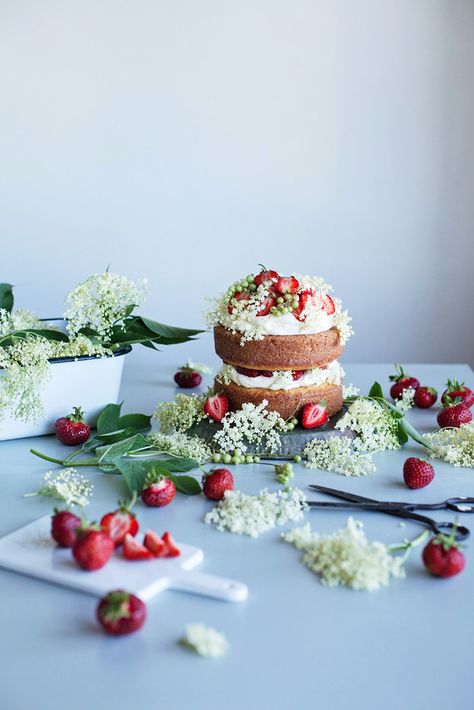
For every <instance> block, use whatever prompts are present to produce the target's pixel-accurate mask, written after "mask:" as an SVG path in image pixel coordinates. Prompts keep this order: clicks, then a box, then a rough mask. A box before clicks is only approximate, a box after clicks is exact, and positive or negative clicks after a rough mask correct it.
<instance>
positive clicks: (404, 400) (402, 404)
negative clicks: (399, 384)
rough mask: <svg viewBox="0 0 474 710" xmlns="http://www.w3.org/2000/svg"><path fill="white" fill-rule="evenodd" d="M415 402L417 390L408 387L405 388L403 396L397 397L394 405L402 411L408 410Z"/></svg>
mask: <svg viewBox="0 0 474 710" xmlns="http://www.w3.org/2000/svg"><path fill="white" fill-rule="evenodd" d="M414 403H415V390H414V389H413V387H407V388H406V389H404V390H403V392H402V396H401V397H400V398H399V399H396V400H395V402H394V406H395V407H396V408H397V409H398V410H400V412H403V413H405V412H408V411H409V410H410V409H411V408H412V407H413V405H414Z"/></svg>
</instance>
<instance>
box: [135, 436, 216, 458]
mask: <svg viewBox="0 0 474 710" xmlns="http://www.w3.org/2000/svg"><path fill="white" fill-rule="evenodd" d="M147 441H148V443H149V444H152V446H154V447H155V448H156V449H159V450H160V451H164V452H166V453H169V454H172V455H173V456H182V457H183V458H188V459H194V461H197V462H198V463H200V464H201V463H206V462H207V461H209V460H210V458H211V456H212V451H211V449H210V448H209V446H208V445H207V444H206V443H205V441H203V440H202V439H200V438H199V437H198V436H188V435H187V434H184V433H183V432H180V431H179V432H175V433H174V434H163V433H162V432H156V433H153V434H148V436H147Z"/></svg>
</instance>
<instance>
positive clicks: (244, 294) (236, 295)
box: [227, 291, 250, 314]
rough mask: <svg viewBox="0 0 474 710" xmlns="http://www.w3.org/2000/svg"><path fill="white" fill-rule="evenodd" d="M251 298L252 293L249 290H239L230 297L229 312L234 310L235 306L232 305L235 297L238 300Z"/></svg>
mask: <svg viewBox="0 0 474 710" xmlns="http://www.w3.org/2000/svg"><path fill="white" fill-rule="evenodd" d="M249 298H250V293H249V292H248V291H237V292H236V293H234V295H233V296H232V298H231V299H230V303H229V305H228V306H227V313H229V314H230V313H232V311H233V310H234V309H233V307H232V306H231V303H232V301H233V299H235V300H236V301H248V300H249Z"/></svg>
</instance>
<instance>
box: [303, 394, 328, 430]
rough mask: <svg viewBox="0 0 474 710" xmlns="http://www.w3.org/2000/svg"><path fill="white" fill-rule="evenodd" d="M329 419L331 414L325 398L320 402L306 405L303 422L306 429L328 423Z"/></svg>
mask: <svg viewBox="0 0 474 710" xmlns="http://www.w3.org/2000/svg"><path fill="white" fill-rule="evenodd" d="M328 419H329V415H328V410H327V409H326V402H325V401H324V400H323V401H322V402H320V403H319V404H318V403H316V402H315V403H312V402H311V403H310V404H307V405H306V406H305V408H304V409H303V415H302V418H301V423H302V425H303V426H304V428H305V429H316V428H317V427H320V426H323V424H326V422H327V420H328Z"/></svg>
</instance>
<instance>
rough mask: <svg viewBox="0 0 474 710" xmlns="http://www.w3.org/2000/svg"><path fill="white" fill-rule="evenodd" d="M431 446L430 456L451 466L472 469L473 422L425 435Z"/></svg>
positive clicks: (473, 462) (473, 460) (473, 451)
mask: <svg viewBox="0 0 474 710" xmlns="http://www.w3.org/2000/svg"><path fill="white" fill-rule="evenodd" d="M425 438H426V439H427V440H428V442H429V443H430V445H431V446H432V450H431V451H430V455H431V456H432V457H433V458H438V459H443V460H444V461H447V462H448V463H450V464H451V465H452V466H456V467H466V468H474V422H469V423H468V424H461V426H460V427H459V428H445V429H438V431H434V432H431V433H430V434H425Z"/></svg>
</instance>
